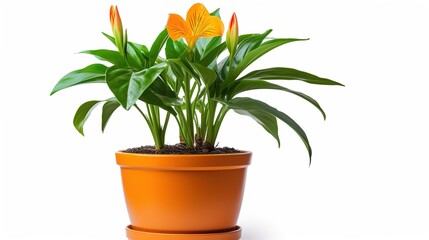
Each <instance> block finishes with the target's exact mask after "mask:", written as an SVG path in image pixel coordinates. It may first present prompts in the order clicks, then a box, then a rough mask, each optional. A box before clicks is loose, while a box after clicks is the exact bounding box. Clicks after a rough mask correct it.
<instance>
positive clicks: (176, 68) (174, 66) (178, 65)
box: [168, 59, 201, 84]
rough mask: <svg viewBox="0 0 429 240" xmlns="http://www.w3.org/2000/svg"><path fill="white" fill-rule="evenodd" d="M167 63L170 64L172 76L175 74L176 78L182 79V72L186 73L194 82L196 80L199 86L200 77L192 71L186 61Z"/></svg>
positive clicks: (173, 60) (177, 60)
mask: <svg viewBox="0 0 429 240" xmlns="http://www.w3.org/2000/svg"><path fill="white" fill-rule="evenodd" d="M168 62H169V63H170V66H171V70H172V71H173V72H174V74H177V76H181V77H184V74H183V71H184V72H187V73H188V74H189V75H190V76H192V77H193V78H194V79H195V80H197V82H198V83H199V84H201V79H200V76H199V75H198V74H197V73H196V72H195V71H194V69H193V67H192V66H191V64H190V62H189V61H188V60H186V59H169V60H168ZM179 81H180V79H179ZM182 81H183V79H182Z"/></svg>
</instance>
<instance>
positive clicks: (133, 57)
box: [126, 42, 147, 70]
mask: <svg viewBox="0 0 429 240" xmlns="http://www.w3.org/2000/svg"><path fill="white" fill-rule="evenodd" d="M126 55H127V61H128V64H129V65H130V67H133V68H134V69H137V70H141V69H144V68H146V67H147V64H146V60H145V58H146V56H145V55H144V53H143V52H142V51H141V50H140V48H139V46H137V45H135V44H134V43H132V42H128V44H127V54H126Z"/></svg>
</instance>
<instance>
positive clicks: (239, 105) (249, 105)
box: [224, 97, 312, 164]
mask: <svg viewBox="0 0 429 240" xmlns="http://www.w3.org/2000/svg"><path fill="white" fill-rule="evenodd" d="M224 104H226V105H227V106H228V107H229V108H231V109H234V110H235V109H238V110H253V111H259V112H263V113H266V114H269V115H271V116H274V117H276V118H278V119H280V120H282V121H283V122H284V123H286V124H287V125H289V127H291V128H292V129H293V130H294V131H295V132H296V133H297V134H298V136H299V137H300V138H301V140H302V142H303V143H304V145H305V147H306V148H307V151H308V155H309V158H310V164H311V155H312V151H311V146H310V142H309V141H308V138H307V135H306V134H305V132H304V130H303V129H302V128H301V127H300V126H299V125H298V124H297V123H296V122H295V121H294V120H293V119H292V118H290V117H289V116H288V115H287V114H285V113H283V112H281V111H279V110H277V109H276V108H274V107H271V106H270V105H268V104H266V103H264V102H262V101H259V100H256V99H252V98H247V97H242V98H241V97H240V98H239V97H237V98H234V99H232V100H230V101H229V102H226V103H224Z"/></svg>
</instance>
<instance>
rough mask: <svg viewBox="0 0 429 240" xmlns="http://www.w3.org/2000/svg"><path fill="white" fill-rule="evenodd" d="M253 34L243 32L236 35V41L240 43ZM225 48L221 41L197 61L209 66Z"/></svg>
mask: <svg viewBox="0 0 429 240" xmlns="http://www.w3.org/2000/svg"><path fill="white" fill-rule="evenodd" d="M252 35H254V34H243V35H240V36H239V37H238V42H239V43H240V42H241V41H244V40H245V39H246V38H248V37H250V36H252ZM225 49H226V43H225V42H223V43H221V44H219V45H218V46H216V47H215V48H213V50H211V51H210V52H209V53H207V54H206V56H205V57H204V58H203V59H201V61H200V62H199V63H200V64H201V65H203V66H209V65H210V64H211V63H212V62H213V61H214V60H216V59H217V58H218V57H219V55H220V54H221V53H222V52H223V51H224V50H225Z"/></svg>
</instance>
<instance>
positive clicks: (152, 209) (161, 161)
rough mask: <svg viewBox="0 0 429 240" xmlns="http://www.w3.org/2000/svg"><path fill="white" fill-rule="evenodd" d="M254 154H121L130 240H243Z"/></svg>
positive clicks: (118, 161)
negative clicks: (239, 221) (249, 168)
mask: <svg viewBox="0 0 429 240" xmlns="http://www.w3.org/2000/svg"><path fill="white" fill-rule="evenodd" d="M250 159H251V153H250V152H242V153H237V154H205V155H204V154H201V155H152V154H131V153H123V152H117V153H116V161H117V163H118V165H120V167H121V174H122V184H123V189H124V194H125V201H126V204H127V208H128V214H129V217H130V220H131V225H130V226H129V227H127V236H128V238H129V239H130V240H144V239H160V240H161V239H176V240H180V239H219V240H223V239H225V240H226V239H228V240H230V239H231V240H235V239H239V238H240V234H241V228H240V227H238V226H237V219H238V215H239V213H240V207H241V201H242V197H243V192H244V185H245V177H246V168H247V166H248V165H249V164H250Z"/></svg>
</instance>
